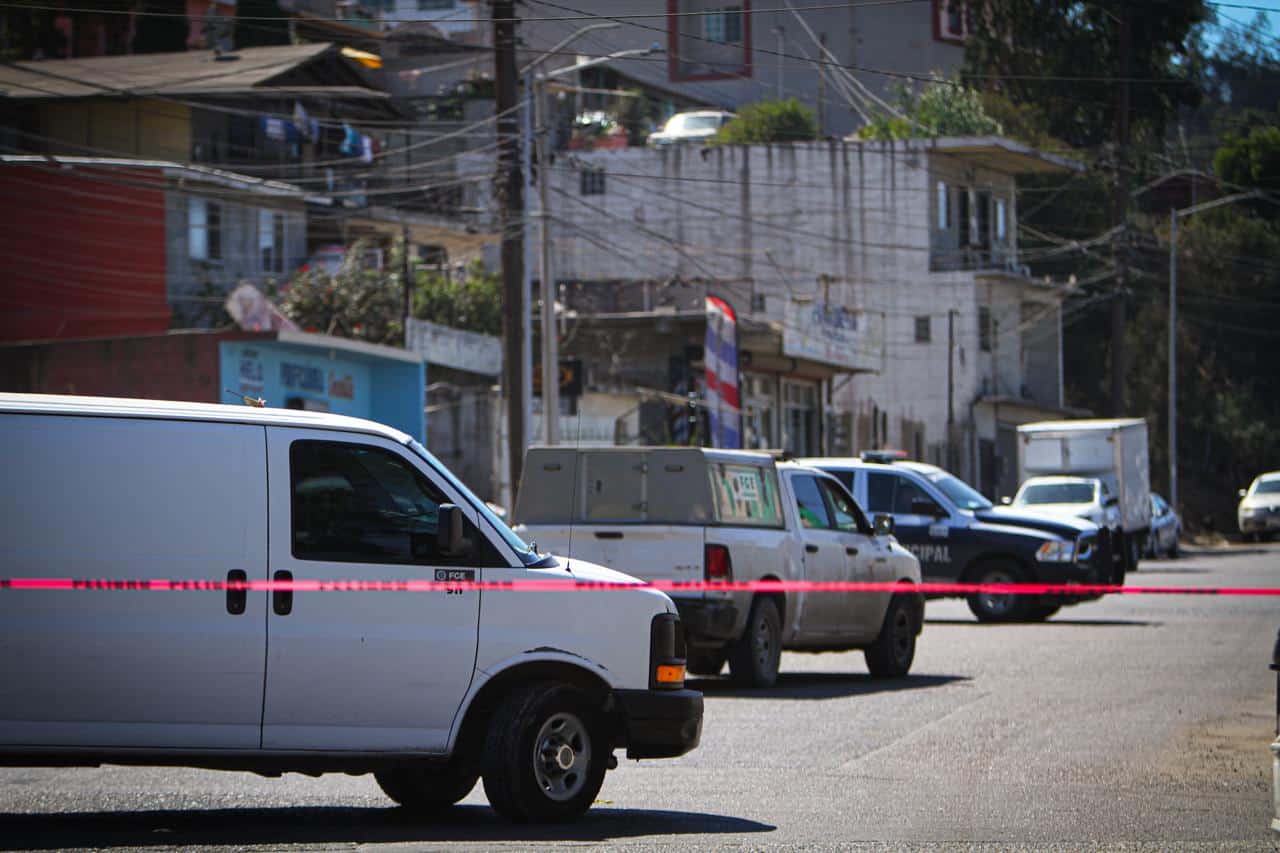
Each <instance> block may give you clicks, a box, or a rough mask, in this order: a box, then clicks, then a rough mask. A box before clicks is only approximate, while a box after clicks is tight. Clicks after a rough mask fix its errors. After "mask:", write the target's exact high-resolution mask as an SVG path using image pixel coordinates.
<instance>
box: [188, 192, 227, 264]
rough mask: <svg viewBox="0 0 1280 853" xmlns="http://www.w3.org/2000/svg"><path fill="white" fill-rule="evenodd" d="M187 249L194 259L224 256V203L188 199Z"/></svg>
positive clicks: (212, 258)
mask: <svg viewBox="0 0 1280 853" xmlns="http://www.w3.org/2000/svg"><path fill="white" fill-rule="evenodd" d="M187 250H188V253H189V254H190V255H191V259H192V260H194V261H216V260H220V259H221V258H222V205H220V204H217V203H215V202H212V201H208V200H206V199H203V198H188V199H187Z"/></svg>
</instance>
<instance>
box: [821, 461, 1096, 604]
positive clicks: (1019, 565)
mask: <svg viewBox="0 0 1280 853" xmlns="http://www.w3.org/2000/svg"><path fill="white" fill-rule="evenodd" d="M799 462H800V464H802V465H808V466H811V467H814V468H818V469H820V470H823V471H826V472H828V473H830V474H833V475H834V476H835V477H836V479H838V480H840V482H842V483H843V484H844V485H845V487H846V488H848V489H849V491H850V492H851V493H852V494H853V496H854V499H855V500H857V502H858V504H859V505H860V506H862V507H863V508H864V509H865V510H866V511H867V512H870V513H891V514H892V515H893V519H894V535H895V536H896V537H897V539H898V541H899V542H900V543H902V545H904V546H905V547H906V548H907V549H908V550H910V551H911V552H912V553H913V554H915V555H916V557H917V558H919V560H920V569H921V573H922V574H923V576H924V579H925V581H926V582H929V581H933V582H943V583H947V582H959V583H993V584H994V583H1006V584H1007V583H1054V584H1081V583H1108V582H1110V581H1111V580H1112V578H1111V576H1110V573H1109V572H1104V571H1103V570H1102V569H1101V566H1103V565H1108V564H1109V563H1110V560H1103V559H1100V558H1099V557H1100V553H1099V550H1100V549H1099V548H1098V527H1097V525H1095V524H1093V523H1092V522H1089V521H1085V520H1084V519H1071V518H1051V517H1048V516H1036V515H1031V514H1027V513H1017V512H1014V511H1011V510H1010V509H1008V508H1005V507H995V506H993V505H992V503H991V502H990V501H989V500H987V499H986V498H984V497H983V496H982V495H981V494H979V493H978V492H977V491H976V490H975V489H973V488H972V487H971V486H969V485H968V484H967V483H965V482H964V481H962V480H960V479H959V478H958V477H956V476H954V475H953V474H950V473H948V472H947V471H945V470H943V469H942V468H939V467H937V466H935V465H927V464H924V463H920V462H909V461H905V460H901V459H898V458H897V457H896V456H895V455H890V454H884V453H876V452H871V453H865V454H863V456H862V458H857V459H835V458H831V459H804V460H799ZM1090 597H1096V596H1030V595H990V594H977V595H970V596H969V598H968V602H969V609H970V610H972V611H973V615H974V616H976V617H978V619H979V620H980V621H983V622H1011V621H1029V620H1034V621H1040V620H1043V619H1047V618H1048V617H1049V616H1051V615H1053V614H1054V613H1056V612H1057V611H1058V609H1059V608H1060V607H1062V606H1063V605H1064V604H1075V603H1078V602H1080V601H1084V600H1087V599H1088V598H1090Z"/></svg>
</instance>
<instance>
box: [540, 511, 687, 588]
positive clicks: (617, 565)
mask: <svg viewBox="0 0 1280 853" xmlns="http://www.w3.org/2000/svg"><path fill="white" fill-rule="evenodd" d="M521 533H522V535H523V536H525V537H526V538H527V539H530V540H532V541H534V542H537V544H538V550H540V551H547V552H550V553H552V554H556V555H557V556H561V557H568V558H569V559H571V560H572V559H578V560H587V561H588V562H592V563H599V564H600V565H602V566H607V567H608V568H610V569H614V570H616V571H619V572H624V573H626V574H628V575H632V576H633V577H637V578H640V579H641V580H647V581H652V580H667V581H700V580H702V570H703V544H704V542H705V540H706V528H704V527H698V526H693V525H674V524H673V525H667V524H643V525H640V524H637V525H630V524H576V525H574V526H573V527H572V529H571V528H569V527H567V526H563V525H550V524H546V525H544V524H530V525H525V526H523V527H522V528H521ZM693 594H695V595H700V593H693Z"/></svg>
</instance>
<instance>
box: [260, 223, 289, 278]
mask: <svg viewBox="0 0 1280 853" xmlns="http://www.w3.org/2000/svg"><path fill="white" fill-rule="evenodd" d="M258 254H259V256H260V257H261V259H262V271H263V272H275V273H281V272H284V214H283V213H277V212H275V211H271V210H260V211H258Z"/></svg>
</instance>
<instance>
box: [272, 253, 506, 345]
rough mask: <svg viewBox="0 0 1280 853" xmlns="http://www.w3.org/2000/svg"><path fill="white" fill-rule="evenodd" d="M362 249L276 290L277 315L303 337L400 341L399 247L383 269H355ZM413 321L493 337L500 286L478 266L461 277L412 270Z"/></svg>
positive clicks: (498, 329)
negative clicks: (328, 269) (332, 266)
mask: <svg viewBox="0 0 1280 853" xmlns="http://www.w3.org/2000/svg"><path fill="white" fill-rule="evenodd" d="M363 248H364V244H363V243H361V242H357V243H356V244H354V245H353V246H352V247H351V248H349V249H348V250H347V252H346V254H345V255H344V258H343V261H342V265H341V267H340V268H339V269H338V271H337V272H335V273H333V274H330V273H327V272H325V271H324V270H309V271H307V272H303V273H300V274H299V275H297V276H296V277H295V278H294V279H293V280H292V281H290V282H289V284H288V286H287V287H283V288H280V291H279V296H278V298H277V301H278V304H279V306H280V310H281V311H283V312H284V313H285V315H287V316H288V317H289V318H290V319H291V320H293V321H294V322H295V323H297V324H298V325H299V326H301V327H302V328H303V329H304V330H306V331H309V332H319V333H321V334H326V335H337V336H339V337H344V338H358V339H360V340H366V341H371V342H373V343H379V344H391V345H394V346H398V345H399V344H400V343H401V342H403V340H404V322H403V320H402V316H403V311H404V279H403V275H402V274H401V273H400V272H399V271H400V270H401V269H402V268H403V267H402V257H403V255H402V252H403V244H402V243H397V245H396V246H395V248H394V249H393V250H392V252H391V254H390V257H389V259H388V263H387V266H386V268H385V269H383V270H366V269H361V268H360V258H361V257H362V256H363V254H364V252H363ZM412 275H413V282H414V285H413V300H412V301H413V306H412V308H413V316H414V317H416V318H418V319H419V320H429V321H431V322H433V323H439V324H441V325H444V326H452V327H454V328H457V329H466V330H468V331H473V332H484V333H485V334H491V335H497V334H500V333H501V330H502V296H501V293H502V290H501V282H500V281H499V279H498V277H497V276H496V275H494V274H492V273H488V272H485V270H484V268H483V266H482V265H481V264H479V262H477V263H475V264H472V266H471V267H470V269H468V270H466V271H465V273H464V274H461V275H457V276H450V275H449V274H447V273H444V272H441V271H438V270H433V269H429V268H426V267H422V266H418V265H414V267H413V271H412Z"/></svg>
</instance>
